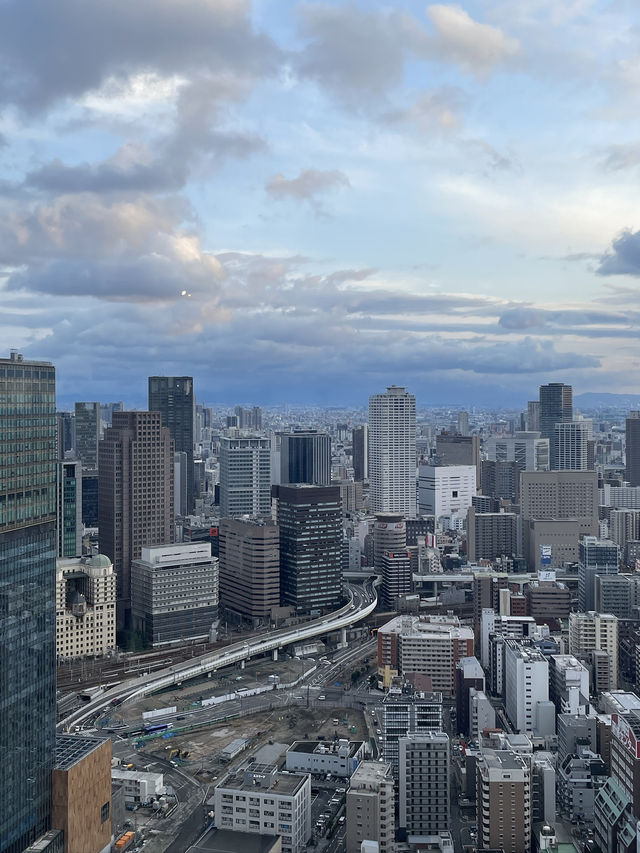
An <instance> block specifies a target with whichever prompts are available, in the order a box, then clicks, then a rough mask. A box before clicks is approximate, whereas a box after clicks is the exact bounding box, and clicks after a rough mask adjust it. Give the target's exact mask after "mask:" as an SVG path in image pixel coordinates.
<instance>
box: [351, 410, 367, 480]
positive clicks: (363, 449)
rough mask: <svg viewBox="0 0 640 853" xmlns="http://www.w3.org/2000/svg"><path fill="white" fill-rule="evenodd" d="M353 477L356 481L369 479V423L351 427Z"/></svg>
mask: <svg viewBox="0 0 640 853" xmlns="http://www.w3.org/2000/svg"><path fill="white" fill-rule="evenodd" d="M351 445H352V448H351V452H352V458H353V478H354V480H356V481H358V482H362V481H363V480H368V479H369V424H362V426H357V427H354V428H353V432H352V435H351Z"/></svg>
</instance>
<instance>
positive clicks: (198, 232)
mask: <svg viewBox="0 0 640 853" xmlns="http://www.w3.org/2000/svg"><path fill="white" fill-rule="evenodd" d="M639 117H640V9H639V7H638V4H637V0H607V2H605V0H463V2H461V3H459V4H449V3H431V4H429V3H424V2H411V0H396V2H389V3H387V4H379V3H377V2H374V0H362V2H360V3H357V2H353V3H351V2H349V3H348V2H294V0H255V1H254V2H253V3H250V2H245V0H135V2H131V0H91V2H85V0H56V2H55V3H54V2H51V0H0V340H2V341H3V347H2V349H3V350H4V353H3V354H6V352H7V351H8V349H9V348H10V347H17V348H20V349H21V350H22V351H23V352H24V353H25V356H27V357H33V358H36V357H38V358H46V359H49V360H52V361H54V362H55V363H56V365H57V366H58V386H59V396H60V400H61V403H62V404H63V405H64V404H65V403H67V402H68V401H71V400H74V399H100V400H111V399H124V400H125V401H126V402H127V403H128V404H130V405H136V404H138V405H144V400H145V394H146V377H147V375H149V374H150V373H167V374H183V373H187V374H193V375H194V376H195V378H196V391H197V393H198V396H199V397H200V399H202V400H204V401H205V402H207V403H209V404H215V403H218V402H220V403H222V402H225V403H236V402H243V403H254V402H255V403H264V404H268V403H279V402H283V401H288V402H317V403H320V404H325V403H338V404H340V403H353V404H356V405H357V404H361V403H364V402H365V401H366V397H367V395H368V394H369V393H371V392H372V391H376V390H379V389H381V388H383V387H384V386H385V385H386V384H389V383H391V382H396V383H399V384H406V385H408V386H409V387H410V388H411V390H412V391H414V392H415V393H416V395H417V397H418V401H419V403H420V404H422V405H428V404H430V403H440V402H443V403H444V402H453V403H457V402H460V403H468V404H472V403H476V404H477V403H482V402H483V401H485V402H491V403H500V402H504V403H505V404H520V403H524V401H526V400H527V399H529V398H531V397H533V396H535V395H536V387H537V385H538V384H539V383H540V382H546V381H566V382H571V383H573V385H574V388H575V390H576V392H581V391H614V392H637V391H638V389H639V386H640V382H639V381H638V377H639V376H640V373H639V370H638V368H639V364H640V351H639V342H638V329H639V328H640V293H639V289H638V282H639V280H640V279H639V277H640V191H639V179H640V121H639Z"/></svg>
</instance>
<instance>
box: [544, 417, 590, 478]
mask: <svg viewBox="0 0 640 853" xmlns="http://www.w3.org/2000/svg"><path fill="white" fill-rule="evenodd" d="M592 439H593V424H592V422H591V421H590V420H583V421H568V422H567V423H558V424H556V425H555V426H554V437H553V441H554V459H555V463H556V468H557V470H558V471H587V470H588V469H589V453H588V448H589V442H590V441H591V440H592Z"/></svg>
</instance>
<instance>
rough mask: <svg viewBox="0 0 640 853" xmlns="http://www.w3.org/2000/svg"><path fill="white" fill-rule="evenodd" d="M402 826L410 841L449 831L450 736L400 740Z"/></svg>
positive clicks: (436, 734)
mask: <svg viewBox="0 0 640 853" xmlns="http://www.w3.org/2000/svg"><path fill="white" fill-rule="evenodd" d="M398 746H399V784H398V792H399V793H398V799H399V818H398V822H399V826H400V828H401V829H404V830H405V831H406V833H407V836H408V839H409V842H410V843H411V839H414V840H416V841H417V839H419V838H426V837H432V836H436V835H440V834H441V833H445V832H447V831H448V830H449V821H450V809H449V736H448V735H447V734H445V733H444V732H423V733H422V734H409V735H406V736H405V737H402V738H400V741H399V744H398Z"/></svg>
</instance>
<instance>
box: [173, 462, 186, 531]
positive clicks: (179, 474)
mask: <svg viewBox="0 0 640 853" xmlns="http://www.w3.org/2000/svg"><path fill="white" fill-rule="evenodd" d="M187 465H188V459H187V454H186V453H174V454H173V505H174V509H175V513H176V517H177V518H184V516H186V515H188V514H189V490H188V477H187Z"/></svg>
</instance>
